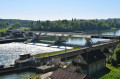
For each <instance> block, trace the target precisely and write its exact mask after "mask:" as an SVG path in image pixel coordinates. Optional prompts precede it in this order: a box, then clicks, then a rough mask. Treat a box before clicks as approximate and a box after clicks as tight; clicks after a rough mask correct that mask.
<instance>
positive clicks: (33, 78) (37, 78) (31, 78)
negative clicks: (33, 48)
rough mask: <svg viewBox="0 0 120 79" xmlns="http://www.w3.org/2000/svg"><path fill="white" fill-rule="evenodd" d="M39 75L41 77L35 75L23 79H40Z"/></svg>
mask: <svg viewBox="0 0 120 79" xmlns="http://www.w3.org/2000/svg"><path fill="white" fill-rule="evenodd" d="M41 75H43V74H35V75H33V76H31V77H29V78H25V79H40V78H39V77H40V76H41Z"/></svg>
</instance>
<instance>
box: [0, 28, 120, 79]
mask: <svg viewBox="0 0 120 79" xmlns="http://www.w3.org/2000/svg"><path fill="white" fill-rule="evenodd" d="M102 35H120V30H117V31H114V32H112V31H111V32H104V33H102ZM46 40H50V41H55V38H49V39H46ZM65 40H67V43H71V44H81V45H84V44H85V42H86V41H85V38H71V37H67V38H65ZM107 40H109V39H99V38H98V39H96V38H92V41H93V42H94V43H95V42H98V41H107ZM47 46H48V44H41V43H35V44H34V43H29V44H24V43H18V42H13V43H6V44H0V65H10V64H14V60H15V59H18V58H19V55H20V54H26V53H30V54H32V55H35V54H38V53H45V52H52V51H60V50H64V46H61V47H60V48H58V47H57V46H52V47H47ZM67 49H71V47H67ZM34 74H35V73H34V72H21V73H13V74H8V75H4V76H0V79H24V78H26V77H30V76H32V75H34Z"/></svg>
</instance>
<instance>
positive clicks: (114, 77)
mask: <svg viewBox="0 0 120 79" xmlns="http://www.w3.org/2000/svg"><path fill="white" fill-rule="evenodd" d="M119 68H120V67H118V68H116V67H114V66H111V65H110V64H107V65H106V68H105V69H102V70H100V71H98V72H97V73H95V74H94V75H93V77H95V78H96V79H120V70H119Z"/></svg>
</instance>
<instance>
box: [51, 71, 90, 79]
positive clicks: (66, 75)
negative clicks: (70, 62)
mask: <svg viewBox="0 0 120 79" xmlns="http://www.w3.org/2000/svg"><path fill="white" fill-rule="evenodd" d="M50 78H51V79H90V78H87V76H86V75H85V74H80V73H76V72H71V71H68V70H65V69H57V70H56V71H55V72H53V74H52V75H51V76H50Z"/></svg>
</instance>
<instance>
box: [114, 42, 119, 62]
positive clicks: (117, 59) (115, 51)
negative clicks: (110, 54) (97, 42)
mask: <svg viewBox="0 0 120 79" xmlns="http://www.w3.org/2000/svg"><path fill="white" fill-rule="evenodd" d="M114 54H115V56H116V61H117V63H118V64H120V44H118V45H117V47H116V48H115V50H114Z"/></svg>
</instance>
